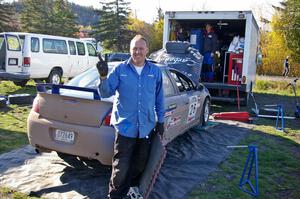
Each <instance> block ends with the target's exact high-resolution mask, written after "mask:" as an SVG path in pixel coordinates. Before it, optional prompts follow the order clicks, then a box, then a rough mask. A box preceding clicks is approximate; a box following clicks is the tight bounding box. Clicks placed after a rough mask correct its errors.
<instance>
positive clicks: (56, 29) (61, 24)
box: [50, 0, 78, 36]
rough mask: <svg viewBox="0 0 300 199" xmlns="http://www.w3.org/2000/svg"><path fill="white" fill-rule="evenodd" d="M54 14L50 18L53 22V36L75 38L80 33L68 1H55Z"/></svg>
mask: <svg viewBox="0 0 300 199" xmlns="http://www.w3.org/2000/svg"><path fill="white" fill-rule="evenodd" d="M51 11H52V14H51V16H50V19H51V22H52V34H53V35H61V36H74V34H75V33H76V32H77V31H78V28H77V24H76V22H75V15H74V14H73V13H72V12H71V10H70V8H69V6H68V4H67V1H65V0H56V1H54V5H53V9H52V10H51Z"/></svg>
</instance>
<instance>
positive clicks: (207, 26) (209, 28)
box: [205, 24, 211, 32]
mask: <svg viewBox="0 0 300 199" xmlns="http://www.w3.org/2000/svg"><path fill="white" fill-rule="evenodd" d="M205 29H206V31H207V32H210V31H211V25H209V24H207V25H206V26H205Z"/></svg>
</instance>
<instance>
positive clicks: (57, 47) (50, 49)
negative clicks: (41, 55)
mask: <svg viewBox="0 0 300 199" xmlns="http://www.w3.org/2000/svg"><path fill="white" fill-rule="evenodd" d="M43 51H44V52H45V53H55V54H68V47H67V42H66V41H65V40H58V39H43Z"/></svg>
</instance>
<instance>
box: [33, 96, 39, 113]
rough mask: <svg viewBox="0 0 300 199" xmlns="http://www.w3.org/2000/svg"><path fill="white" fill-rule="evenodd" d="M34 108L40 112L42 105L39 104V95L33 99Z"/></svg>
mask: <svg viewBox="0 0 300 199" xmlns="http://www.w3.org/2000/svg"><path fill="white" fill-rule="evenodd" d="M32 110H33V111H34V112H36V113H39V112H40V105H39V98H38V97H36V98H34V100H33V103H32Z"/></svg>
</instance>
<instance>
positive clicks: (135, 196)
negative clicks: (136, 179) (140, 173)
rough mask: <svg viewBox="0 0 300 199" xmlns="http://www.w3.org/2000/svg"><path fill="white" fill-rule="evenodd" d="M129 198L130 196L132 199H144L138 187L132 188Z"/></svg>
mask: <svg viewBox="0 0 300 199" xmlns="http://www.w3.org/2000/svg"><path fill="white" fill-rule="evenodd" d="M127 196H129V197H130V198H131V199H143V196H142V195H141V194H140V192H139V188H138V187H130V188H129V191H128V193H127Z"/></svg>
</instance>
